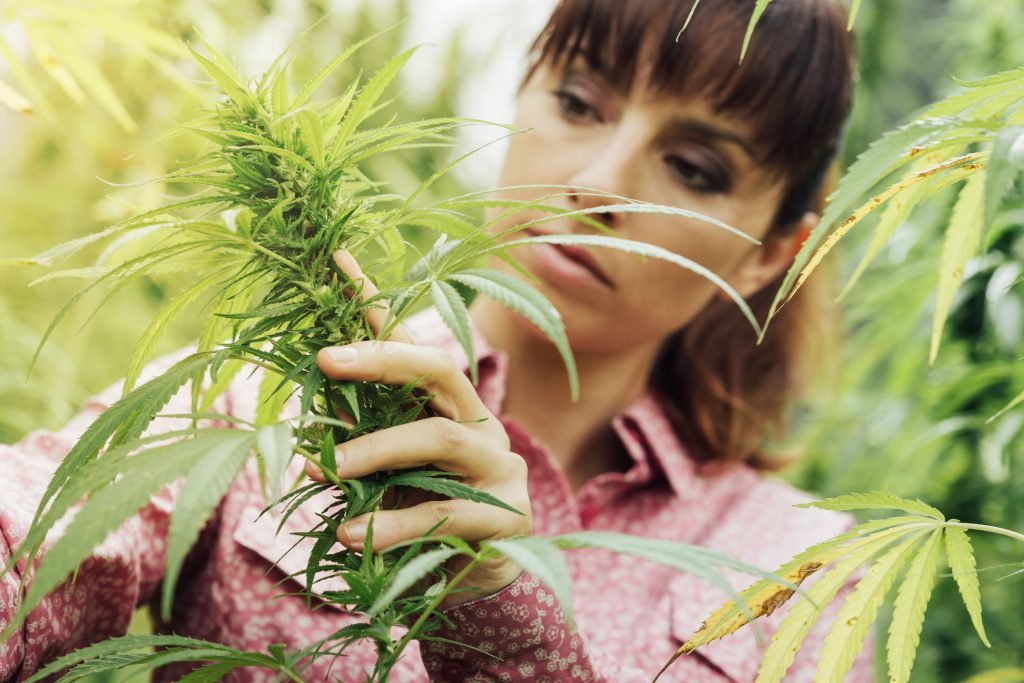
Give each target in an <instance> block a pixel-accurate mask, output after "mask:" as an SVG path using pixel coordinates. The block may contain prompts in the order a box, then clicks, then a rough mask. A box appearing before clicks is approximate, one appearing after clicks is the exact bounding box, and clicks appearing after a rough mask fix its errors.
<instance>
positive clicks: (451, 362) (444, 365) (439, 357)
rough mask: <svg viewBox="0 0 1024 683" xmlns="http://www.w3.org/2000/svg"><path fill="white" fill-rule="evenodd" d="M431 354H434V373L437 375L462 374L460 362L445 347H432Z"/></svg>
mask: <svg viewBox="0 0 1024 683" xmlns="http://www.w3.org/2000/svg"><path fill="white" fill-rule="evenodd" d="M430 355H431V356H432V358H431V365H432V366H433V368H434V374H436V375H437V376H439V377H451V376H453V375H461V374H462V369H461V368H460V367H459V365H458V363H456V362H455V359H454V358H452V357H451V356H450V355H448V353H447V352H446V351H445V350H444V349H438V348H431V349H430Z"/></svg>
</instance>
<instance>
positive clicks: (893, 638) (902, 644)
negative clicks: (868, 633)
mask: <svg viewBox="0 0 1024 683" xmlns="http://www.w3.org/2000/svg"><path fill="white" fill-rule="evenodd" d="M941 537H942V530H941V529H939V530H936V531H933V532H932V533H931V535H930V536H929V537H928V539H927V540H926V541H925V544H924V547H923V548H922V549H921V552H920V553H918V555H917V557H915V558H914V561H913V562H912V563H911V565H910V569H908V570H907V575H906V577H905V578H904V579H903V583H902V584H901V585H900V588H899V593H898V594H897V595H896V602H895V604H894V606H893V614H892V621H891V622H890V623H889V640H888V644H887V645H886V648H885V650H886V658H887V660H888V662H889V681H890V683H906V681H908V680H910V670H911V669H912V668H913V666H914V658H915V656H916V655H917V647H918V644H919V643H920V642H921V626H922V625H923V624H924V613H925V610H926V609H927V608H928V600H929V599H930V598H931V596H932V588H934V586H935V576H936V569H937V565H936V563H937V561H938V557H939V545H940V541H941V540H942V538H941Z"/></svg>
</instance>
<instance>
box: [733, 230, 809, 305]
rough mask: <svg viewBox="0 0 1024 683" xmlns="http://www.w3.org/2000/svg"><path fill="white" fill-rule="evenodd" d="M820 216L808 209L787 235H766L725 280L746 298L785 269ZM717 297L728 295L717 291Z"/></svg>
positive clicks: (790, 263)
mask: <svg viewBox="0 0 1024 683" xmlns="http://www.w3.org/2000/svg"><path fill="white" fill-rule="evenodd" d="M820 218H821V217H820V216H819V215H818V214H817V213H815V212H814V211H808V212H807V213H805V214H804V215H803V218H801V219H800V222H799V223H797V225H796V226H795V227H794V229H793V230H790V231H788V232H787V234H785V235H769V236H768V237H765V239H764V241H763V242H762V244H761V246H760V247H755V248H754V249H752V250H751V252H750V254H749V255H748V256H747V258H746V259H745V260H744V261H743V262H741V263H740V264H739V265H738V266H737V267H736V269H735V270H733V272H732V273H731V274H730V276H729V277H727V278H725V280H726V281H727V282H728V283H729V284H730V285H732V287H733V289H735V290H736V291H737V292H738V293H739V294H740V296H742V297H743V298H744V299H749V298H750V297H752V296H753V295H754V294H756V293H757V292H759V291H761V289H762V288H763V287H764V286H765V285H767V284H768V283H769V282H771V281H772V280H774V279H775V278H777V277H778V276H779V275H781V274H782V273H784V272H786V269H787V268H789V266H790V265H792V263H793V259H794V258H796V254H797V252H798V251H800V247H801V246H802V245H803V243H804V241H805V240H806V239H807V236H808V235H809V234H810V233H811V230H813V229H814V226H816V225H817V224H818V220H819V219H820ZM719 296H721V297H722V298H723V299H724V298H727V295H726V294H725V293H724V292H719Z"/></svg>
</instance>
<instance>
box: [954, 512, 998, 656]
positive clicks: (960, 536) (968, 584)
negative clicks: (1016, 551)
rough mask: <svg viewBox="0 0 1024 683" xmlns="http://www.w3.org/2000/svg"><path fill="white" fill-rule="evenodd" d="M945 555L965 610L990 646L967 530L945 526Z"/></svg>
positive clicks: (981, 636) (984, 641) (979, 634)
mask: <svg viewBox="0 0 1024 683" xmlns="http://www.w3.org/2000/svg"><path fill="white" fill-rule="evenodd" d="M946 555H947V557H948V558H949V568H950V569H952V570H953V579H954V580H955V581H956V585H957V587H958V588H959V589H960V597H962V598H963V599H964V605H965V606H966V607H967V612H968V613H969V614H970V615H971V621H972V622H973V623H974V628H975V630H976V631H977V632H978V637H979V638H981V642H983V643H985V647H992V643H990V642H989V641H988V636H987V635H985V624H984V623H983V622H982V620H981V588H980V587H979V585H978V570H977V565H976V564H975V561H974V551H973V550H972V548H971V539H970V538H968V536H967V532H966V531H964V530H963V529H961V528H960V527H955V526H947V527H946Z"/></svg>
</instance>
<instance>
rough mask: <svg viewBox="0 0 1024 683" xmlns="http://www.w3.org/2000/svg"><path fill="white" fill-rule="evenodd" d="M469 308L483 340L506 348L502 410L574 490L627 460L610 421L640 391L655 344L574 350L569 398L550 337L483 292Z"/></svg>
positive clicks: (647, 373)
mask: <svg viewBox="0 0 1024 683" xmlns="http://www.w3.org/2000/svg"><path fill="white" fill-rule="evenodd" d="M471 316H472V319H473V323H474V326H475V327H476V328H477V330H478V331H479V332H480V333H481V334H482V335H483V337H484V339H486V340H487V343H488V344H490V346H491V347H493V348H495V349H500V350H502V351H504V352H505V353H506V354H507V355H508V360H509V373H508V380H507V384H506V389H505V402H504V413H505V415H507V416H508V417H511V418H512V419H514V420H515V421H516V422H518V423H519V424H521V425H522V426H523V427H524V428H525V429H526V430H527V431H528V432H529V433H530V434H531V436H533V437H534V438H536V439H537V440H538V441H540V442H541V443H542V444H544V445H545V446H546V447H547V448H548V449H550V451H551V453H552V455H553V456H554V457H555V459H556V460H558V462H559V463H560V464H561V466H562V469H563V471H564V472H565V475H566V477H567V478H568V480H569V483H570V485H571V486H572V489H573V490H574V491H575V490H576V489H578V488H579V487H580V486H581V485H582V484H583V483H584V482H585V481H587V480H588V479H590V478H591V477H593V476H596V475H597V474H600V473H602V472H607V471H612V470H624V469H625V468H626V466H627V465H628V463H629V459H628V455H627V454H626V453H625V452H624V451H623V449H622V446H621V444H620V442H619V440H618V439H617V437H616V436H615V434H614V432H613V430H612V427H611V421H612V418H614V417H615V416H616V415H619V414H620V413H622V411H623V410H624V409H625V408H626V407H627V406H629V405H630V404H631V403H632V402H633V401H635V400H636V399H637V398H639V397H640V396H641V395H642V394H643V392H644V390H645V389H646V387H647V381H648V377H649V375H650V370H651V366H652V364H653V362H654V358H655V355H656V353H657V347H655V346H651V347H650V348H647V347H635V348H631V349H629V350H628V351H616V352H613V353H586V352H575V353H574V355H575V360H576V366H577V371H578V374H579V380H580V396H579V400H578V401H576V402H573V401H572V396H571V393H570V390H569V381H568V377H567V376H566V371H565V365H564V363H563V362H562V358H561V356H560V355H559V354H558V351H557V349H555V347H554V345H552V344H551V342H550V341H548V340H546V339H544V338H543V337H541V336H539V335H538V333H537V332H536V331H534V330H531V329H529V328H528V327H527V325H528V324H527V323H526V322H525V321H524V320H522V319H520V318H518V316H517V315H516V314H515V313H512V312H511V311H509V310H508V309H507V308H505V307H504V306H501V305H500V304H497V303H495V302H494V301H493V300H491V299H489V298H486V297H480V298H479V299H477V300H476V301H475V302H474V303H473V306H472V308H471Z"/></svg>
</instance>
